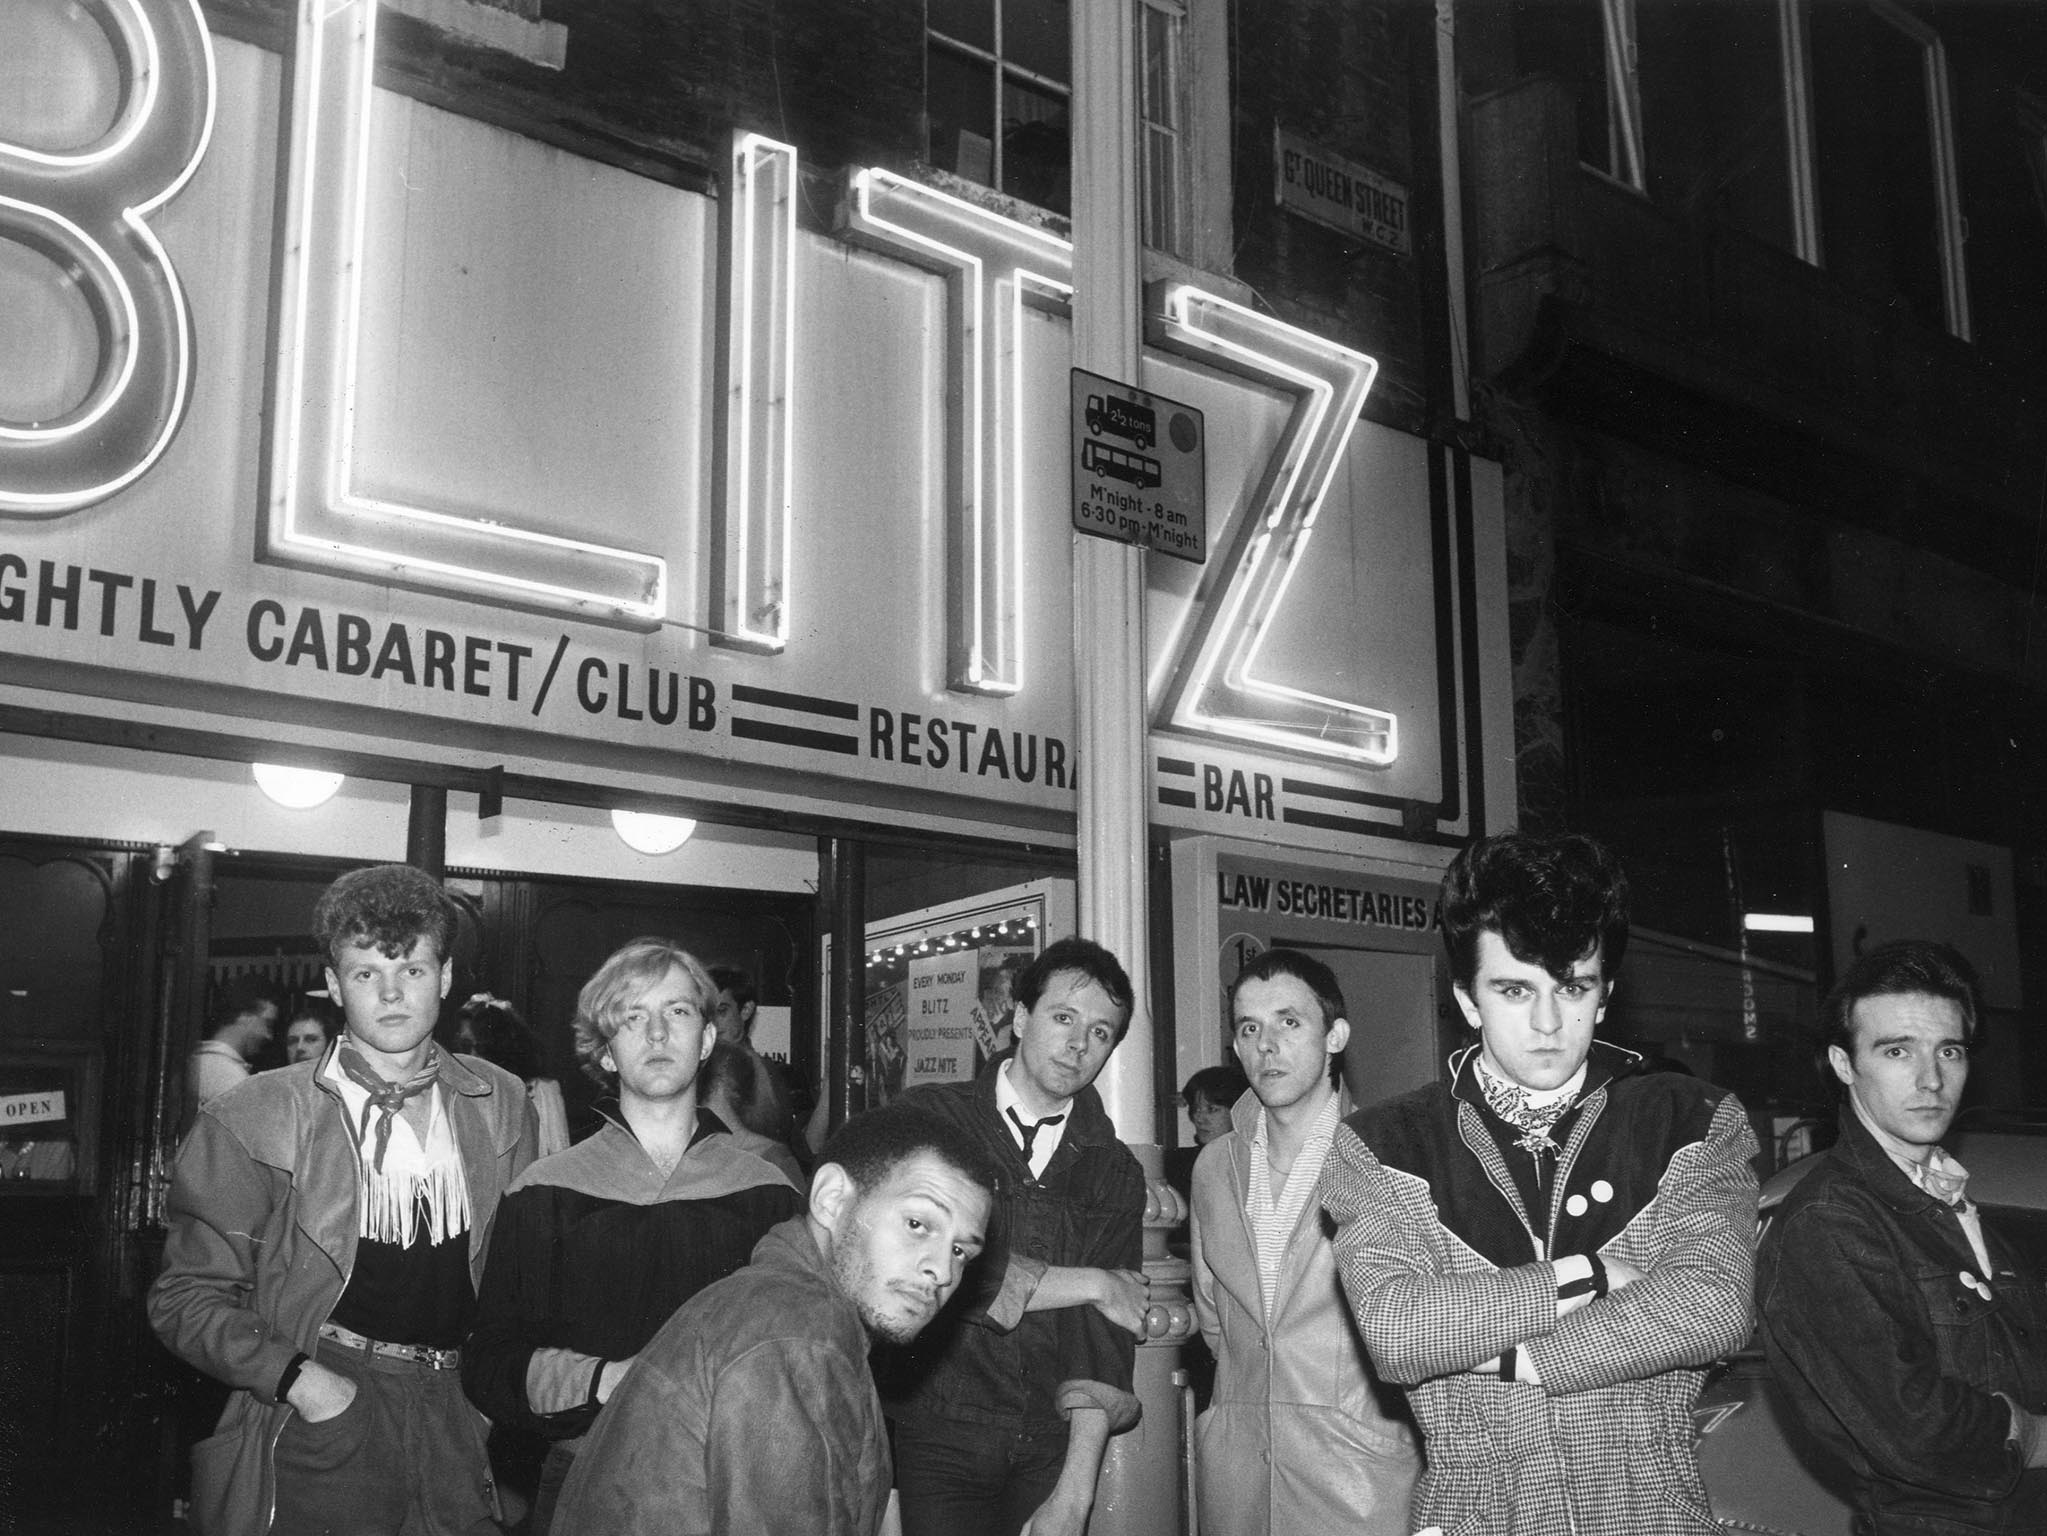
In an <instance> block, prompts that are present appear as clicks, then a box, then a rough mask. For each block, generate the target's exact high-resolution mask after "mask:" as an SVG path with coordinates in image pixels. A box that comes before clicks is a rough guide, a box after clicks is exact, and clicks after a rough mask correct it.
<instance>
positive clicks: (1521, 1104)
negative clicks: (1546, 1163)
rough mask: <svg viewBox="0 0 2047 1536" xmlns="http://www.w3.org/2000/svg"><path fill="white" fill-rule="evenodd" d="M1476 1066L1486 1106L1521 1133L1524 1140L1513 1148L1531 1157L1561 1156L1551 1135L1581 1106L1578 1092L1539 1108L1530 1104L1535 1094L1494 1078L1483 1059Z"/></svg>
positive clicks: (1559, 1096) (1562, 1094)
mask: <svg viewBox="0 0 2047 1536" xmlns="http://www.w3.org/2000/svg"><path fill="white" fill-rule="evenodd" d="M1474 1065H1475V1066H1476V1067H1477V1068H1478V1086H1479V1087H1480V1089H1482V1090H1483V1091H1484V1093H1485V1101H1486V1106H1487V1107H1488V1108H1489V1109H1491V1110H1492V1112H1493V1113H1494V1114H1496V1115H1498V1116H1499V1117H1500V1118H1501V1119H1502V1120H1504V1121H1506V1122H1507V1124H1509V1125H1511V1126H1513V1127H1514V1129H1515V1130H1517V1131H1519V1132H1520V1133H1521V1139H1520V1140H1519V1141H1517V1142H1515V1143H1514V1145H1515V1146H1517V1147H1520V1148H1521V1149H1522V1150H1523V1151H1525V1152H1527V1153H1529V1154H1530V1155H1532V1156H1534V1155H1540V1154H1541V1153H1544V1152H1547V1153H1548V1154H1549V1155H1550V1156H1551V1157H1556V1156H1558V1155H1560V1154H1559V1150H1558V1147H1557V1144H1556V1142H1555V1140H1554V1139H1552V1138H1551V1136H1550V1132H1551V1131H1552V1130H1553V1129H1555V1127H1556V1123H1557V1122H1558V1121H1559V1120H1561V1119H1563V1118H1564V1116H1565V1115H1567V1114H1569V1113H1570V1111H1571V1106H1572V1105H1573V1104H1576V1103H1577V1102H1578V1095H1577V1092H1576V1090H1575V1089H1574V1088H1567V1089H1565V1090H1564V1091H1561V1092H1559V1093H1558V1094H1557V1095H1556V1096H1555V1097H1554V1098H1552V1099H1549V1100H1548V1101H1547V1102H1545V1103H1541V1104H1536V1103H1533V1102H1531V1100H1532V1099H1533V1097H1534V1094H1533V1091H1532V1090H1530V1089H1527V1088H1524V1087H1522V1086H1521V1085H1520V1084H1519V1083H1513V1082H1508V1081H1507V1080H1506V1079H1505V1078H1500V1077H1495V1076H1494V1075H1493V1074H1492V1073H1491V1072H1490V1071H1489V1070H1487V1068H1486V1064H1485V1058H1483V1057H1480V1058H1479V1060H1478V1061H1477V1062H1476V1063H1474ZM1581 1070H1582V1069H1581Z"/></svg>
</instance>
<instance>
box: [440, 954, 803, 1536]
mask: <svg viewBox="0 0 2047 1536" xmlns="http://www.w3.org/2000/svg"><path fill="white" fill-rule="evenodd" d="M717 996H718V988H717V985H716V984H715V983H714V982H713V981H712V980H711V978H710V976H709V975H708V974H707V973H706V972H705V970H704V968H703V966H701V965H700V964H698V963H697V960H696V958H695V957H694V956H693V955H691V954H690V953H689V952H688V951H687V950H685V949H683V948H681V947H680V946H679V945H677V944H674V943H671V942H670V941H669V940H667V939H660V938H641V939H634V940H633V941H632V942H631V943H629V944H627V945H625V946H624V947H622V948H621V949H619V950H618V951H617V952H616V953H615V954H613V955H612V956H611V957H610V958H609V959H608V960H606V961H605V962H604V964H603V965H601V966H599V967H598V968H597V973H596V974H595V975H594V976H592V977H591V978H590V980H589V981H588V982H587V983H585V984H584V987H583V990H582V993H581V995H580V996H579V997H578V998H577V1001H576V1018H575V1037H576V1054H577V1056H578V1058H579V1059H580V1060H581V1061H582V1064H583V1069H584V1071H585V1072H586V1073H588V1074H589V1075H590V1076H591V1077H593V1078H594V1079H595V1080H596V1081H597V1082H598V1083H599V1084H600V1085H602V1086H603V1087H604V1088H606V1089H607V1090H608V1091H609V1095H610V1096H609V1097H607V1098H606V1099H604V1100H603V1101H601V1102H600V1104H599V1106H598V1108H599V1111H600V1113H602V1114H603V1115H604V1117H605V1122H606V1123H605V1126H604V1128H603V1129H602V1130H600V1131H599V1132H598V1133H597V1134H596V1135H595V1136H592V1137H591V1138H590V1139H589V1140H587V1141H583V1142H579V1143H577V1144H576V1145H575V1146H573V1147H570V1148H569V1149H568V1150H567V1151H565V1152H558V1153H556V1154H555V1155H554V1156H552V1157H544V1158H542V1159H541V1160H540V1161H539V1162H537V1163H535V1164H534V1165H533V1166H532V1167H531V1168H529V1169H527V1170H526V1173H525V1175H524V1177H522V1178H521V1179H520V1180H519V1181H518V1183H516V1184H515V1185H514V1186H513V1187H512V1190H511V1193H510V1194H509V1195H507V1196H506V1198H505V1203H504V1207H503V1210H502V1211H501V1212H500V1214H499V1217H498V1235H497V1240H496V1242H495V1244H494V1245H493V1247H492V1250H491V1259H490V1266H489V1268H488V1269H487V1270H486V1271H485V1274H484V1278H483V1291H482V1296H481V1298H480V1301H479V1304H478V1309H477V1322H476V1329H475V1332H474V1333H473V1334H472V1335H471V1337H470V1341H469V1349H468V1352H467V1354H466V1355H465V1357H464V1359H463V1365H462V1379H463V1385H464V1386H465V1387H466V1388H467V1389H468V1392H469V1396H470V1399H471V1401H473V1402H474V1403H475V1404H476V1406H477V1407H479V1408H481V1409H482V1410H483V1411H484V1412H485V1413H487V1414H489V1415H490V1416H491V1418H492V1419H493V1420H495V1421H497V1422H499V1423H504V1424H510V1425H513V1426H516V1427H518V1428H522V1429H526V1430H529V1431H531V1432H533V1433H535V1434H537V1435H539V1436H540V1437H541V1438H543V1439H545V1440H547V1441H548V1442H549V1447H548V1452H547V1457H546V1460H545V1461H544V1463H543V1464H542V1467H541V1473H540V1484H539V1490H538V1493H537V1496H536V1497H535V1499H534V1503H533V1518H532V1521H531V1524H530V1525H529V1526H528V1530H529V1531H530V1532H531V1533H532V1536H546V1533H547V1531H548V1529H549V1527H550V1526H551V1525H552V1523H553V1517H554V1507H555V1501H556V1499H557V1497H558V1496H559V1494H560V1492H561V1488H562V1485H563V1483H564V1482H566V1481H567V1478H568V1474H569V1470H570V1468H571V1467H572V1465H573V1464H574V1461H575V1456H576V1451H577V1448H578V1447H579V1446H580V1445H581V1443H582V1439H583V1436H584V1434H585V1432H586V1431H588V1429H589V1428H590V1424H591V1421H592V1420H594V1419H595V1418H596V1416H597V1410H598V1408H599V1407H600V1406H602V1405H603V1404H604V1403H606V1402H607V1401H609V1400H610V1398H611V1394H612V1393H613V1391H614V1390H616V1388H617V1386H618V1384H619V1381H620V1380H621V1379H622V1378H623V1377H624V1375H625V1373H626V1371H627V1369H628V1367H630V1366H631V1365H632V1363H633V1360H634V1357H635V1356H637V1355H638V1354H639V1352H640V1350H641V1348H642V1347H643V1346H644V1345H645V1344H646V1342H647V1341H648V1340H649V1339H651V1338H652V1337H653V1336H654V1335H655V1334H656V1333H657V1332H658V1331H659V1330H660V1328H661V1326H662V1325H663V1324H664V1323H666V1322H667V1321H668V1319H669V1316H670V1315H671V1314H672V1313H673V1312H674V1311H675V1310H676V1308H678V1307H680V1306H681V1305H682V1304H683V1303H684V1302H686V1301H688V1300H689V1299H690V1297H692V1296H694V1295H695V1294H696V1293H697V1292H698V1291H700V1290H702V1289H703V1288H704V1287H705V1286H707V1285H709V1284H710V1283H711V1282H712V1281H714V1280H722V1279H723V1278H724V1277H725V1276H727V1275H729V1274H731V1273H732V1272H733V1271H735V1270H737V1269H739V1268H741V1267H742V1266H743V1265H745V1263H746V1261H747V1258H748V1256H749V1255H750V1254H751V1253H752V1252H753V1248H754V1244H755V1243H757V1242H758V1241H760V1239H761V1238H762V1237H763V1236H765V1235H766V1234H767V1232H768V1230H769V1229H770V1228H771V1227H773V1226H775V1225H776V1224H777V1223H778V1222H781V1221H784V1220H786V1219H788V1218H789V1217H791V1216H793V1215H795V1214H796V1213H797V1212H798V1210H799V1209H801V1205H802V1201H801V1199H800V1197H799V1196H798V1194H797V1191H796V1188H795V1186H794V1185H793V1184H792V1183H791V1182H790V1180H789V1179H788V1178H787V1177H786V1176H785V1175H784V1174H783V1173H782V1172H781V1171H780V1170H778V1169H777V1168H775V1167H773V1166H772V1165H771V1164H769V1163H767V1162H765V1161H764V1160H762V1159H761V1158H760V1157H758V1156H756V1155H755V1154H754V1153H752V1152H750V1151H746V1150H744V1149H742V1148H741V1147H740V1145H739V1144H738V1143H737V1142H736V1141H735V1140H734V1139H733V1137H732V1135H731V1134H730V1128H729V1127H728V1126H727V1125H726V1124H725V1123H724V1122H723V1121H721V1120H720V1119H719V1118H718V1117H717V1116H716V1115H715V1114H713V1113H712V1112H711V1111H710V1110H709V1109H708V1108H706V1107H705V1106H704V1104H703V1103H702V1102H701V1098H700V1093H699V1089H700V1086H701V1083H700V1077H699V1074H700V1073H701V1071H702V1068H703V1064H704V1062H705V1060H706V1059H707V1058H708V1057H709V1056H710V1054H711V1048H712V1046H713V1045H714V1044H716V1042H717V1038H718V1037H717V1033H716V1031H715V1029H714V1028H713V1027H712V1025H711V1014H712V1011H713V1008H714V1006H715V1004H716V1001H717Z"/></svg>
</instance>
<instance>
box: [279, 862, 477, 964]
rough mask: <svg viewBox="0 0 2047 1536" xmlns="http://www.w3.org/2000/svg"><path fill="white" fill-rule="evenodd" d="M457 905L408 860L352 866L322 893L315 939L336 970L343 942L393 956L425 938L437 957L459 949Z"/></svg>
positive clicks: (316, 910) (315, 910) (315, 912)
mask: <svg viewBox="0 0 2047 1536" xmlns="http://www.w3.org/2000/svg"><path fill="white" fill-rule="evenodd" d="M458 916H459V910H458V908H457V907H456V906H455V900H454V898H453V897H451V896H450V895H449V894H448V893H447V892H446V891H445V890H443V889H442V887H441V882H440V881H438V880H436V879H435V878H434V877H433V876H432V875H430V874H428V873H427V872H426V871H425V870H423V869H415V868H414V867H413V866H412V865H410V864H373V865H371V866H369V867H368V868H367V869H351V870H350V871H349V872H348V873H347V874H345V875H343V876H341V878H340V879H338V880H336V881H335V882H334V883H333V884H332V885H330V886H328V887H327V889H326V890H325V891H324V892H322V893H321V896H320V900H319V904H318V905H317V906H315V907H314V908H313V938H314V940H315V941H316V942H317V943H318V944H319V946H320V948H321V949H322V950H323V951H325V953H326V956H327V959H328V961H329V962H330V963H331V964H333V965H334V967H335V968H336V969H337V970H338V969H339V968H340V965H341V950H342V947H343V946H344V945H349V944H358V945H361V946H362V947H363V948H365V949H374V950H376V951H377V952H378V953H380V954H383V955H388V956H390V957H391V958H393V959H396V958H397V957H398V956H400V955H402V954H404V953H405V952H406V951H407V950H409V949H411V948H412V946H413V945H414V944H417V943H420V942H421V941H424V942H425V943H426V945H427V947H428V948H430V949H431V950H432V951H433V953H434V958H435V959H437V960H446V959H448V958H449V957H450V956H451V955H452V954H453V953H454V952H455V923H456V919H457V917H458Z"/></svg>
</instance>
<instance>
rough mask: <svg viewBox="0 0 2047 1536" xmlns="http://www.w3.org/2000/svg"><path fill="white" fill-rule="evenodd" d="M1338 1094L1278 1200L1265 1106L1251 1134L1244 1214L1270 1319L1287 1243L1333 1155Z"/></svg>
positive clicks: (1296, 1161) (1314, 1126)
mask: <svg viewBox="0 0 2047 1536" xmlns="http://www.w3.org/2000/svg"><path fill="white" fill-rule="evenodd" d="M1337 1111H1338V1104H1337V1095H1335V1094H1333V1093H1332V1094H1330V1095H1329V1098H1328V1100H1327V1101H1326V1102H1325V1103H1324V1104H1323V1106H1322V1112H1321V1113H1320V1114H1318V1115H1316V1116H1315V1119H1314V1123H1313V1124H1311V1125H1310V1126H1309V1127H1308V1136H1307V1140H1305V1141H1304V1142H1302V1143H1301V1150H1300V1151H1298V1152H1296V1153H1295V1154H1294V1165H1293V1167H1292V1168H1291V1169H1289V1170H1288V1171H1287V1176H1286V1183H1285V1184H1284V1185H1282V1186H1281V1188H1280V1192H1279V1194H1278V1195H1277V1196H1275V1195H1274V1194H1273V1192H1272V1165H1271V1163H1270V1162H1269V1161H1268V1158H1267V1143H1266V1118H1265V1106H1264V1105H1262V1104H1261V1105H1260V1106H1259V1107H1258V1123H1257V1125H1256V1126H1255V1127H1254V1128H1253V1129H1252V1132H1251V1187H1250V1190H1249V1191H1248V1192H1247V1193H1246V1194H1245V1196H1244V1215H1245V1217H1246V1219H1248V1220H1249V1221H1250V1223H1251V1235H1252V1237H1253V1238H1254V1239H1255V1244H1254V1246H1255V1247H1256V1248H1257V1250H1258V1289H1259V1291H1260V1292H1261V1293H1262V1294H1263V1296H1264V1298H1265V1316H1266V1318H1267V1319H1268V1320H1270V1319H1271V1317H1272V1305H1273V1299H1274V1297H1275V1296H1277V1295H1278V1292H1279V1265H1280V1260H1282V1259H1283V1258H1285V1257H1286V1245H1287V1239H1289V1238H1290V1237H1292V1236H1293V1235H1294V1226H1295V1224H1296V1223H1298V1222H1299V1221H1300V1219H1301V1208H1302V1207H1303V1206H1304V1205H1306V1204H1307V1203H1308V1200H1309V1199H1310V1197H1312V1196H1313V1194H1314V1193H1315V1188H1316V1186H1317V1185H1318V1184H1320V1183H1321V1182H1322V1163H1323V1160H1324V1159H1325V1158H1327V1157H1328V1156H1329V1144H1330V1141H1331V1140H1332V1139H1333V1138H1334V1137H1335V1135H1336V1124H1337V1121H1338V1119H1339V1118H1340V1116H1339V1115H1338V1113H1337Z"/></svg>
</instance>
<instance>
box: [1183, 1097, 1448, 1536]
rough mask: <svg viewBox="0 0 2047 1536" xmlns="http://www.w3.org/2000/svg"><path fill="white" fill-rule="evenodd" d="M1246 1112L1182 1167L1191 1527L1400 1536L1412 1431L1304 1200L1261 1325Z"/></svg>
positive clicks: (1414, 1458)
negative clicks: (1197, 1523) (1208, 1382)
mask: <svg viewBox="0 0 2047 1536" xmlns="http://www.w3.org/2000/svg"><path fill="white" fill-rule="evenodd" d="M1258 1109H1259V1105H1258V1099H1257V1096H1256V1095H1255V1094H1250V1093H1247V1094H1245V1095H1244V1096H1243V1097H1242V1098H1240V1099H1239V1100H1237V1104H1236V1108H1235V1109H1234V1110H1233V1111H1232V1112H1231V1120H1232V1122H1233V1124H1234V1126H1235V1129H1234V1130H1232V1131H1231V1133H1230V1134H1229V1135H1227V1136H1224V1137H1221V1138H1219V1139H1218V1140H1216V1141H1214V1142H1211V1143H1210V1144H1209V1145H1208V1146H1206V1147H1204V1148H1202V1151H1201V1156H1200V1158H1199V1160H1198V1161H1197V1162H1196V1163H1195V1165H1194V1231H1193V1237H1194V1248H1193V1259H1194V1310H1195V1315H1196V1316H1197V1317H1198V1318H1199V1319H1200V1321H1201V1336H1202V1337H1203V1338H1204V1339H1205V1340H1207V1342H1208V1347H1209V1349H1210V1350H1211V1351H1212V1352H1213V1353H1214V1355H1215V1358H1216V1371H1215V1395H1214V1398H1213V1399H1212V1400H1211V1402H1210V1404H1209V1407H1208V1409H1207V1411H1206V1412H1204V1413H1203V1414H1202V1415H1201V1419H1200V1422H1199V1425H1198V1426H1197V1429H1196V1434H1197V1435H1198V1437H1199V1438H1198V1441H1197V1452H1196V1466H1197V1468H1198V1470H1199V1473H1200V1494H1201V1529H1202V1531H1203V1532H1204V1533H1206V1536H1261V1533H1264V1536H1292V1533H1294V1532H1310V1531H1312V1532H1317V1533H1323V1532H1327V1533H1330V1536H1335V1533H1338V1532H1351V1533H1354V1536H1407V1532H1408V1530H1409V1529H1410V1527H1409V1526H1408V1523H1407V1511H1408V1504H1409V1501H1410V1499H1411V1498H1412V1496H1413V1493H1414V1480H1415V1476H1416V1474H1417V1473H1419V1472H1420V1471H1421V1457H1420V1455H1419V1453H1418V1452H1417V1450H1416V1447H1415V1441H1414V1433H1413V1431H1412V1430H1410V1429H1409V1428H1408V1426H1407V1424H1406V1423H1405V1422H1404V1421H1402V1420H1401V1419H1399V1418H1392V1417H1388V1415H1387V1413H1386V1410H1385V1408H1384V1407H1382V1406H1381V1403H1380V1393H1381V1392H1382V1391H1383V1390H1384V1389H1383V1388H1381V1387H1380V1386H1379V1384H1378V1383H1377V1382H1375V1381H1374V1380H1373V1379H1372V1371H1371V1366H1370V1364H1369V1362H1368V1361H1367V1359H1366V1357H1365V1348H1364V1343H1363V1341H1362V1340H1360V1339H1359V1338H1358V1336H1357V1329H1356V1326H1355V1324H1354V1323H1353V1321H1352V1319H1351V1316H1350V1311H1349V1309H1348V1308H1347V1307H1346V1306H1345V1305H1344V1300H1343V1287H1342V1284H1341V1283H1340V1282H1339V1281H1338V1280H1337V1277H1336V1256H1335V1253H1334V1251H1333V1250H1332V1249H1331V1248H1330V1245H1329V1219H1328V1218H1327V1217H1326V1216H1325V1215H1323V1213H1322V1208H1321V1206H1320V1204H1318V1203H1317V1202H1316V1201H1315V1200H1312V1199H1310V1200H1309V1201H1307V1203H1306V1204H1304V1205H1303V1206H1302V1207H1301V1211H1300V1215H1299V1216H1298V1218H1296V1220H1295V1223H1294V1230H1293V1232H1292V1233H1291V1234H1290V1235H1289V1236H1288V1238H1287V1242H1286V1249H1285V1251H1284V1252H1283V1253H1282V1254H1281V1256H1280V1262H1279V1284H1278V1287H1277V1289H1276V1292H1275V1294H1274V1298H1273V1306H1272V1312H1271V1314H1270V1316H1268V1315H1267V1313H1266V1310H1265V1293H1264V1290H1263V1288H1262V1286H1261V1285H1260V1283H1259V1279H1258V1242H1257V1237H1256V1235H1255V1234H1254V1233H1253V1231H1252V1228H1251V1218H1250V1217H1249V1216H1248V1215H1246V1214H1245V1205H1246V1202H1247V1201H1248V1199H1249V1197H1250V1193H1251V1159H1252V1158H1253V1157H1254V1156H1256V1155H1257V1153H1256V1151H1255V1149H1254V1147H1253V1144H1252V1137H1253V1136H1254V1135H1255V1134H1256V1132H1257V1125H1258ZM1391 1395H1396V1394H1389V1396H1391Z"/></svg>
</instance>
